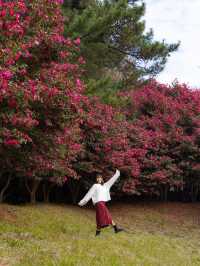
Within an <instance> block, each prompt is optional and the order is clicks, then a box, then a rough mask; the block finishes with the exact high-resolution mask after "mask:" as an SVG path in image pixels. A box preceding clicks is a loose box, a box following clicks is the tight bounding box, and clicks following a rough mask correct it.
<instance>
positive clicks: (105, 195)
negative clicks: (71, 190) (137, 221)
mask: <svg viewBox="0 0 200 266" xmlns="http://www.w3.org/2000/svg"><path fill="white" fill-rule="evenodd" d="M119 176H120V172H119V170H116V173H115V174H114V176H113V177H112V178H110V179H109V180H108V181H107V182H105V183H104V180H103V177H102V176H101V175H98V176H97V178H96V184H94V185H93V186H92V187H91V188H90V190H89V191H88V192H87V194H86V195H85V197H84V198H83V199H82V200H81V201H80V202H79V203H78V205H79V206H83V205H85V204H86V203H87V202H88V201H89V200H90V199H92V201H93V204H94V205H95V207H96V225H97V228H96V236H97V235H99V234H100V232H101V228H103V227H106V226H109V225H112V226H113V228H114V231H115V233H118V232H121V231H123V229H122V228H119V227H117V225H116V224H115V222H114V221H113V219H112V216H111V214H110V212H109V210H108V209H107V207H106V204H105V202H107V201H109V200H111V197H110V188H111V187H112V185H113V184H114V183H115V181H116V180H117V179H118V178H119Z"/></svg>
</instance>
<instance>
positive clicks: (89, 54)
mask: <svg viewBox="0 0 200 266" xmlns="http://www.w3.org/2000/svg"><path fill="white" fill-rule="evenodd" d="M63 13H64V15H65V17H66V21H67V22H66V28H65V34H66V36H69V37H72V38H77V37H78V36H80V38H81V51H82V55H83V57H84V58H85V60H86V72H85V79H86V81H87V83H88V93H96V94H100V95H103V96H105V95H108V94H109V95H112V94H115V91H116V90H118V89H122V88H125V89H128V88H130V87H131V88H133V87H134V86H138V85H139V84H141V83H143V82H144V81H146V80H147V79H149V78H152V77H155V76H156V75H157V74H158V73H160V72H161V71H162V70H163V69H164V66H165V64H166V62H167V58H168V57H169V56H170V54H171V53H172V52H174V51H176V50H177V49H178V46H179V43H172V44H168V43H166V42H165V41H164V40H163V41H161V42H159V41H155V40H153V37H154V36H153V30H152V29H150V30H149V32H145V21H144V20H142V18H143V16H144V14H145V4H144V3H140V4H139V3H138V1H137V0H136V1H135V0H132V1H127V0H119V1H115V0H104V1H98V0H97V1H96V0H65V1H64V5H63ZM102 84H103V85H104V87H103V89H102Z"/></svg>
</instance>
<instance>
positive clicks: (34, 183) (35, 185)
mask: <svg viewBox="0 0 200 266" xmlns="http://www.w3.org/2000/svg"><path fill="white" fill-rule="evenodd" d="M39 184H40V180H39V179H32V185H31V187H30V186H29V185H28V180H27V179H26V188H27V190H28V192H29V193H30V203H31V204H35V203H36V192H37V189H38V186H39Z"/></svg>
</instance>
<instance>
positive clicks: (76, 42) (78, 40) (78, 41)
mask: <svg viewBox="0 0 200 266" xmlns="http://www.w3.org/2000/svg"><path fill="white" fill-rule="evenodd" d="M74 44H76V45H80V44H81V39H80V38H79V37H78V38H77V39H76V40H74Z"/></svg>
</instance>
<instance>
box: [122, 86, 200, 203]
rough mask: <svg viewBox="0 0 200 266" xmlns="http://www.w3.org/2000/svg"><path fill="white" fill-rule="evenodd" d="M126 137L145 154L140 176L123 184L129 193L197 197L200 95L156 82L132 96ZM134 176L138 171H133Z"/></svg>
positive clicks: (183, 88) (183, 87) (186, 88)
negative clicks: (186, 193)
mask: <svg viewBox="0 0 200 266" xmlns="http://www.w3.org/2000/svg"><path fill="white" fill-rule="evenodd" d="M129 96H130V97H131V99H132V101H131V105H130V106H129V108H128V110H127V113H126V114H127V119H128V121H129V122H130V123H129V128H128V131H129V133H128V137H129V140H130V144H129V145H132V147H135V148H139V149H141V150H140V151H141V155H142V156H141V158H140V160H137V161H138V162H139V174H138V176H137V178H136V177H135V178H133V179H130V180H129V181H128V182H125V184H124V188H123V189H124V191H125V192H126V193H137V192H139V193H140V194H159V195H160V194H161V195H162V198H164V199H167V193H168V192H169V191H174V190H185V189H189V191H190V194H191V197H192V200H195V199H196V197H197V194H198V192H199V182H200V179H199V159H200V156H199V148H200V146H199V144H200V143H199V133H200V116H199V111H200V93H199V91H198V90H196V91H195V90H192V89H190V88H188V87H187V86H186V85H184V84H183V85H180V84H178V83H177V84H174V85H172V86H167V85H163V84H159V83H157V82H155V81H152V82H151V83H149V84H148V85H146V86H144V87H143V89H141V90H138V91H134V92H132V93H131V94H130V95H129ZM133 171H134V168H133Z"/></svg>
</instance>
